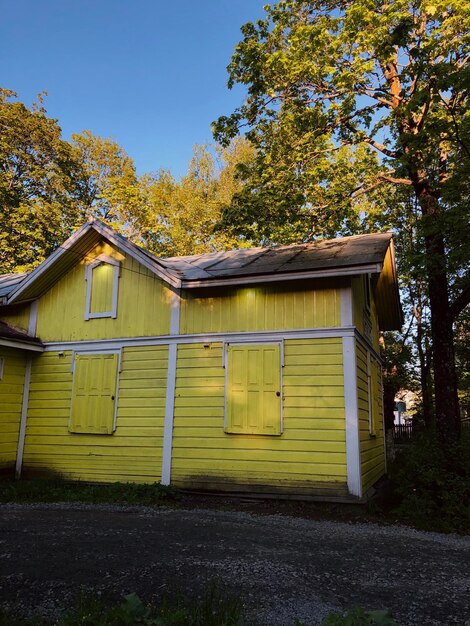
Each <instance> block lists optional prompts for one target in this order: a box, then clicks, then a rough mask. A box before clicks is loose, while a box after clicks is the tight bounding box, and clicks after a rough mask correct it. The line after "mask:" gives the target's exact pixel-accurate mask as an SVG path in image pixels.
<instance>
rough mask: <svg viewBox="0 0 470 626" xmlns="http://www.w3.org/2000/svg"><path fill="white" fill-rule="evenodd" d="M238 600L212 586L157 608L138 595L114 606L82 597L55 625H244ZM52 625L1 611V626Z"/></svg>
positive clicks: (90, 596)
mask: <svg viewBox="0 0 470 626" xmlns="http://www.w3.org/2000/svg"><path fill="white" fill-rule="evenodd" d="M242 609H243V607H242V603H241V601H240V600H239V599H238V598H237V597H234V596H230V595H229V594H227V593H226V592H224V591H223V590H222V589H221V588H220V587H219V586H218V585H217V584H211V585H210V586H209V587H208V589H207V590H206V591H205V593H204V594H203V595H202V597H201V598H198V599H196V600H192V601H188V600H184V599H183V598H178V597H173V598H168V599H166V600H164V601H163V602H162V603H161V605H160V606H153V605H147V604H145V603H144V602H143V601H142V600H141V599H140V598H139V596H138V595H137V594H135V593H131V594H129V595H127V596H125V597H124V598H123V600H122V602H121V603H120V604H119V605H117V606H110V605H109V604H108V603H106V602H105V601H104V600H102V599H101V598H98V597H97V596H93V595H85V594H82V595H81V597H80V598H79V601H78V604H77V606H76V607H75V608H72V609H69V610H68V611H66V612H65V613H64V614H63V615H62V616H61V617H60V618H59V619H58V620H57V621H54V626H138V625H140V626H243V624H245V623H246V622H245V620H244V617H243V610H242ZM7 625H8V626H13V625H15V626H46V625H49V626H51V624H50V622H49V621H47V620H43V619H41V618H34V619H30V620H28V619H21V618H16V617H14V616H13V615H12V614H11V613H6V612H3V613H2V612H0V626H7Z"/></svg>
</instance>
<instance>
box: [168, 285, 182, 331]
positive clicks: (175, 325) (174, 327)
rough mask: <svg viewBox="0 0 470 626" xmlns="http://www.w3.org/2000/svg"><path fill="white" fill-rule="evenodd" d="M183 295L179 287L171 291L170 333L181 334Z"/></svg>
mask: <svg viewBox="0 0 470 626" xmlns="http://www.w3.org/2000/svg"><path fill="white" fill-rule="evenodd" d="M180 310H181V295H180V291H179V290H178V289H174V290H172V292H171V303H170V335H179V334H180Z"/></svg>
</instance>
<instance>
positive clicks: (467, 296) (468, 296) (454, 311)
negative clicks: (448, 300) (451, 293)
mask: <svg viewBox="0 0 470 626" xmlns="http://www.w3.org/2000/svg"><path fill="white" fill-rule="evenodd" d="M468 304H470V284H469V285H467V287H465V289H464V290H463V291H462V293H461V294H460V295H459V296H457V298H455V300H454V301H453V302H452V304H451V305H450V307H449V311H450V314H451V317H452V321H453V320H455V318H456V317H457V315H459V313H461V312H462V311H463V310H464V308H465V307H466V306H467V305H468Z"/></svg>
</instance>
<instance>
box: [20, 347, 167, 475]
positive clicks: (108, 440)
mask: <svg viewBox="0 0 470 626" xmlns="http://www.w3.org/2000/svg"><path fill="white" fill-rule="evenodd" d="M167 364H168V347H167V346H158V347H139V348H125V349H124V350H123V355H122V371H121V373H120V380H119V396H118V412H117V428H116V431H115V432H114V434H112V435H98V434H97V435H95V434H75V433H74V434H72V433H70V432H69V429H68V421H69V416H70V402H71V395H72V372H71V366H72V354H71V352H65V353H64V355H63V356H62V357H61V356H59V354H58V353H56V352H47V353H45V354H43V355H41V356H40V357H37V358H36V359H35V361H34V364H33V370H32V377H31V390H30V400H29V410H28V427H27V433H26V442H25V452H24V467H25V469H26V470H35V469H36V470H38V469H44V468H47V469H49V470H53V471H56V472H59V473H60V474H63V475H64V476H66V477H68V478H74V479H80V480H90V481H94V480H95V481H105V482H111V481H116V480H121V481H122V480H125V481H134V482H154V481H158V480H160V478H161V465H162V449H163V423H164V415H165V397H166V379H167Z"/></svg>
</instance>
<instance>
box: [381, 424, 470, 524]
mask: <svg viewBox="0 0 470 626" xmlns="http://www.w3.org/2000/svg"><path fill="white" fill-rule="evenodd" d="M391 478H392V487H393V490H394V497H395V498H396V499H397V507H396V511H395V514H397V515H398V516H399V517H400V519H401V520H403V521H405V522H406V523H409V524H412V525H413V526H416V527H418V528H422V529H423V530H435V531H442V532H463V533H468V532H469V529H470V428H467V429H465V430H464V433H463V435H462V438H461V440H460V441H459V442H457V443H452V444H449V445H448V446H446V447H442V445H440V444H439V442H438V440H437V437H436V434H435V433H434V432H427V433H423V434H421V435H420V436H419V437H417V438H416V439H415V440H414V441H413V442H412V443H411V444H410V445H409V446H406V447H405V448H404V449H403V451H401V452H400V454H399V455H398V456H397V458H396V460H395V463H394V466H393V467H392V469H391Z"/></svg>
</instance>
